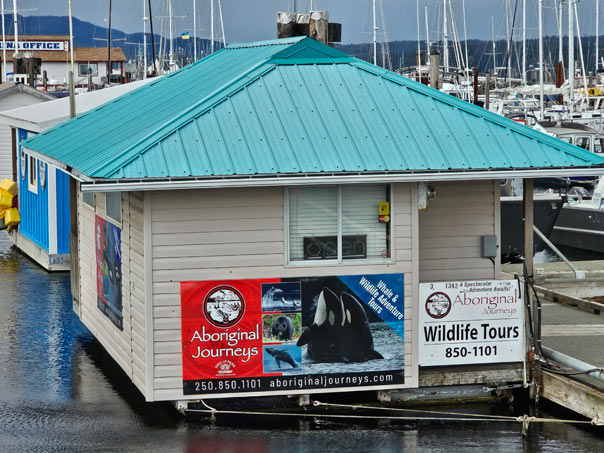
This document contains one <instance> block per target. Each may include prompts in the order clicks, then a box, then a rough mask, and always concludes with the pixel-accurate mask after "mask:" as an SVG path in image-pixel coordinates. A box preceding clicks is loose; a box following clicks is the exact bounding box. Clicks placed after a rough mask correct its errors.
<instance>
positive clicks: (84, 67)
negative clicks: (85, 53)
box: [78, 63, 99, 77]
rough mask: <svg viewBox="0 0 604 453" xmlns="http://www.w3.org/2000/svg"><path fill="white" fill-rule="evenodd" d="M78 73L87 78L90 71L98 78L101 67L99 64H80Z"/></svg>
mask: <svg viewBox="0 0 604 453" xmlns="http://www.w3.org/2000/svg"><path fill="white" fill-rule="evenodd" d="M78 71H79V74H80V76H81V77H86V76H87V75H88V72H89V71H90V73H91V74H92V75H93V76H96V75H98V73H99V66H98V64H97V63H80V64H79V65H78Z"/></svg>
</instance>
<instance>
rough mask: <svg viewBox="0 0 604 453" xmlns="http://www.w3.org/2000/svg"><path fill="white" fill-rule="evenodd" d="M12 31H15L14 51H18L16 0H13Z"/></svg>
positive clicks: (16, 52)
mask: <svg viewBox="0 0 604 453" xmlns="http://www.w3.org/2000/svg"><path fill="white" fill-rule="evenodd" d="M13 31H14V32H15V52H14V54H18V53H19V26H18V23H17V0H13Z"/></svg>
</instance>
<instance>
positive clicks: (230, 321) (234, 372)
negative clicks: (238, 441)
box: [180, 274, 405, 396]
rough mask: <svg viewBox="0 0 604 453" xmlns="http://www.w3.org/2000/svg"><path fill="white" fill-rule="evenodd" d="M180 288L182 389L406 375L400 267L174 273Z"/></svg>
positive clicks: (346, 384) (356, 385)
mask: <svg viewBox="0 0 604 453" xmlns="http://www.w3.org/2000/svg"><path fill="white" fill-rule="evenodd" d="M180 291H181V322H182V367H183V393H184V394H185V395H195V394H206V395H207V394H210V395H217V396H219V395H223V396H228V395H225V394H242V393H254V392H280V391H281V392H290V393H291V391H295V390H308V391H313V392H314V393H317V392H320V391H322V390H323V391H334V389H347V390H350V389H363V388H367V387H371V388H374V389H375V388H396V387H401V385H402V384H403V383H404V372H403V370H404V353H405V349H404V338H405V334H404V284H403V274H375V275H348V276H339V277H334V276H331V277H311V278H288V279H250V280H214V281H197V282H182V283H181V285H180ZM327 389H329V390H327Z"/></svg>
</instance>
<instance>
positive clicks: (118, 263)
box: [95, 215, 123, 329]
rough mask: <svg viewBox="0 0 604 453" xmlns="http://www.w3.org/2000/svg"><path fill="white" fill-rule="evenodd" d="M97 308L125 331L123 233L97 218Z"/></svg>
mask: <svg viewBox="0 0 604 453" xmlns="http://www.w3.org/2000/svg"><path fill="white" fill-rule="evenodd" d="M95 231H96V289H97V306H98V307H99V309H100V310H101V311H102V312H103V313H105V315H107V317H108V318H109V319H111V322H113V324H115V325H116V326H118V327H119V328H120V329H123V316H122V240H121V237H122V235H121V231H120V229H119V228H118V227H116V226H115V225H114V224H112V223H111V222H107V221H106V220H105V219H103V218H102V217H99V216H98V215H97V216H95Z"/></svg>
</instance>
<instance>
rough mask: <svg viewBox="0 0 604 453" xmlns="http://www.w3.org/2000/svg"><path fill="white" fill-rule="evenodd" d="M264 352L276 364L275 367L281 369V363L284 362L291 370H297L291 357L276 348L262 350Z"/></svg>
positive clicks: (297, 366) (296, 365)
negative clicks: (271, 357)
mask: <svg viewBox="0 0 604 453" xmlns="http://www.w3.org/2000/svg"><path fill="white" fill-rule="evenodd" d="M264 350H265V351H266V352H268V353H269V354H270V355H271V356H273V358H274V359H275V362H277V367H278V368H279V369H281V362H285V363H287V364H289V365H290V366H291V367H292V368H299V367H300V366H299V365H298V364H297V363H296V361H295V360H294V359H293V357H292V356H291V355H289V354H288V353H287V352H286V351H284V350H282V349H277V348H264Z"/></svg>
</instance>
